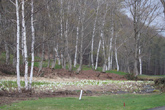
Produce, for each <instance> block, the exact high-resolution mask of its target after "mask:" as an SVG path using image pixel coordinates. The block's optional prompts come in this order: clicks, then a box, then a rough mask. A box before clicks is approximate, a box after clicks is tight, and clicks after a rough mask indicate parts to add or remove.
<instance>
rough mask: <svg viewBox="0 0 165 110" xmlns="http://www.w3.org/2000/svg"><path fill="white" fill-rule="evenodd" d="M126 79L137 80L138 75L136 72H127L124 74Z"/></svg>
mask: <svg viewBox="0 0 165 110" xmlns="http://www.w3.org/2000/svg"><path fill="white" fill-rule="evenodd" d="M124 76H125V78H126V79H128V80H137V77H136V76H135V75H134V74H132V73H131V74H126V75H124Z"/></svg>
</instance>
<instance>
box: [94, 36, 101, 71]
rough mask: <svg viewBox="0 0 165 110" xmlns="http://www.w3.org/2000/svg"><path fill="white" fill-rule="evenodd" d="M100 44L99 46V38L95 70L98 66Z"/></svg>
mask: <svg viewBox="0 0 165 110" xmlns="http://www.w3.org/2000/svg"><path fill="white" fill-rule="evenodd" d="M100 46H101V39H100V41H99V45H98V48H97V56H96V64H95V70H96V69H97V66H98V60H99V53H100Z"/></svg>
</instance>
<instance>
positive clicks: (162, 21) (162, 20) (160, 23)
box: [124, 0, 165, 37]
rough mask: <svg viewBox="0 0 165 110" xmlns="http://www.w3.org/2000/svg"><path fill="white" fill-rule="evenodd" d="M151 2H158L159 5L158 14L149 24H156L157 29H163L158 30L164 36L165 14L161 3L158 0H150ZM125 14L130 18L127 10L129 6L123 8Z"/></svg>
mask: <svg viewBox="0 0 165 110" xmlns="http://www.w3.org/2000/svg"><path fill="white" fill-rule="evenodd" d="M152 3H154V4H156V3H158V6H159V8H160V9H159V13H160V14H159V16H157V17H156V18H155V20H154V21H153V22H152V24H151V26H156V28H157V29H164V31H163V30H162V31H161V32H160V34H161V35H163V36H164V37H165V15H164V13H163V10H164V9H163V5H162V4H161V2H160V0H152ZM124 12H125V14H126V15H127V16H128V17H129V18H131V19H132V15H131V13H130V11H129V7H128V8H125V9H124Z"/></svg>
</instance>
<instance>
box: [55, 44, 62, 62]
mask: <svg viewBox="0 0 165 110" xmlns="http://www.w3.org/2000/svg"><path fill="white" fill-rule="evenodd" d="M57 48H58V46H57ZM54 51H55V52H56V55H55V56H56V57H57V60H58V65H60V64H61V61H60V57H59V54H58V50H57V49H56V48H54Z"/></svg>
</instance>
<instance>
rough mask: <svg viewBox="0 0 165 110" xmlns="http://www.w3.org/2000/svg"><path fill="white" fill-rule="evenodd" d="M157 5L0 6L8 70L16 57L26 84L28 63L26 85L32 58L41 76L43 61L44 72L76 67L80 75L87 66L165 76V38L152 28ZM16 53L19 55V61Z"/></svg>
mask: <svg viewBox="0 0 165 110" xmlns="http://www.w3.org/2000/svg"><path fill="white" fill-rule="evenodd" d="M160 3H161V2H160V1H159V2H158V1H157V2H156V1H155V2H154V3H153V2H152V0H125V1H123V0H56V1H53V0H38V1H37V0H35V1H33V0H27V1H25V2H24V3H23V1H20V0H10V1H5V0H1V2H0V8H1V10H0V28H1V29H0V41H1V43H0V46H1V53H2V52H5V53H6V64H7V65H10V64H11V60H12V61H13V62H14V63H13V64H15V59H16V55H17V63H16V64H17V74H18V78H19V74H20V73H19V67H20V66H19V61H21V62H20V64H21V65H24V64H25V65H26V71H25V74H26V75H25V76H26V78H27V77H28V76H29V74H28V72H27V68H28V65H27V64H28V63H30V62H31V65H32V67H31V68H32V69H31V78H30V81H29V82H30V83H32V76H33V73H32V70H33V65H34V61H35V59H34V55H35V56H39V57H41V59H40V62H41V63H40V70H39V75H41V74H42V65H43V61H44V60H49V63H48V65H47V67H51V68H54V67H55V66H56V65H62V67H63V68H66V65H69V70H70V71H71V70H72V65H73V64H74V67H79V68H78V69H77V72H78V73H79V72H80V71H81V69H82V65H83V64H84V65H87V64H88V65H89V66H92V68H93V69H96V70H97V67H98V66H101V67H103V70H102V71H103V72H105V71H106V70H111V69H116V70H117V71H125V72H129V73H135V74H136V75H138V74H164V71H165V66H164V65H165V58H164V56H165V55H164V53H165V52H164V51H165V50H164V41H165V38H164V37H162V36H161V35H159V34H158V32H157V29H158V27H156V25H155V24H154V25H153V22H154V20H155V19H156V17H157V16H159V14H160ZM162 3H163V2H162ZM21 5H22V7H21ZM125 6H126V8H125ZM14 8H15V9H16V10H15V11H14V10H13V9H14ZM123 10H125V11H123ZM127 15H128V16H127ZM15 27H17V28H15ZM19 37H20V38H19ZM34 38H35V41H34ZM26 45H27V46H26ZM26 48H27V50H26ZM16 52H17V54H16ZM19 52H22V53H23V54H22V56H23V59H24V60H23V61H22V56H21V58H20V57H19V55H21V54H20V53H19ZM10 55H12V56H13V57H12V59H10ZM29 59H30V60H29ZM21 74H22V73H21ZM27 74H28V75H27ZM26 81H27V80H26Z"/></svg>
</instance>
